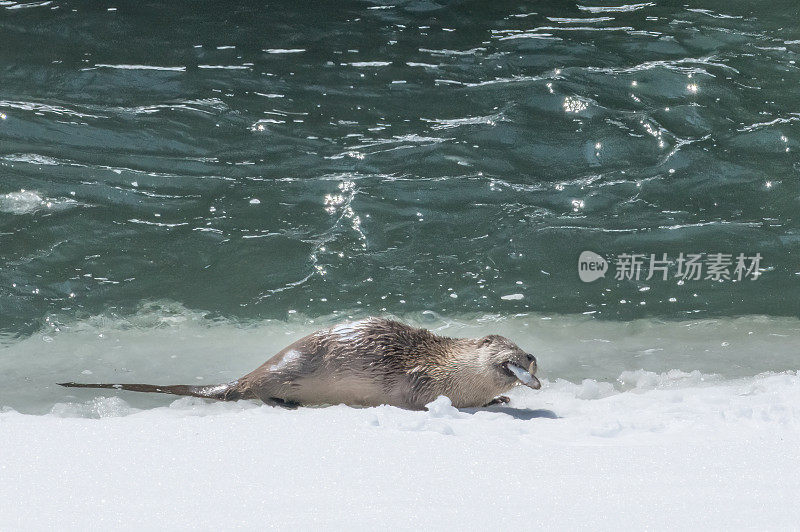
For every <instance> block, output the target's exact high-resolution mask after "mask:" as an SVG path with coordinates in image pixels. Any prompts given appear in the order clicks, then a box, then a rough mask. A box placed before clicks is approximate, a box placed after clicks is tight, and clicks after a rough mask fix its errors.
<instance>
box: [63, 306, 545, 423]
mask: <svg viewBox="0 0 800 532" xmlns="http://www.w3.org/2000/svg"><path fill="white" fill-rule="evenodd" d="M535 372H536V359H535V358H534V357H533V355H530V354H528V353H526V352H525V351H523V350H522V349H520V348H519V347H517V345H516V344H515V343H514V342H512V341H511V340H509V339H507V338H504V337H502V336H498V335H494V334H493V335H489V336H485V337H483V338H477V339H469V338H447V337H443V336H437V335H435V334H433V333H432V332H430V331H428V330H426V329H416V328H414V327H410V326H408V325H405V324H403V323H400V322H397V321H392V320H387V319H381V318H367V319H364V320H361V321H356V322H351V323H343V324H340V325H336V326H334V327H331V328H329V329H323V330H320V331H317V332H315V333H313V334H310V335H308V336H306V337H304V338H301V339H300V340H298V341H296V342H295V343H293V344H291V345H290V346H288V347H286V348H284V349H283V350H281V351H280V352H279V353H278V354H277V355H275V356H274V357H272V358H270V359H269V360H267V361H266V362H265V363H264V364H263V365H262V366H260V367H259V368H258V369H256V370H255V371H253V372H251V373H248V374H247V375H245V376H244V377H242V378H240V379H238V380H236V381H233V382H230V383H227V384H217V385H210V386H189V385H172V386H158V385H153V384H81V383H75V382H65V383H60V385H61V386H69V387H80V388H115V389H119V390H130V391H134V392H158V393H168V394H174V395H191V396H195V397H205V398H208V399H218V400H222V401H234V400H237V399H261V400H262V401H263V402H264V403H266V404H270V405H282V406H297V405H323V404H340V403H344V404H347V405H352V406H377V405H382V404H388V405H393V406H398V407H401V408H408V409H413V410H422V409H424V407H425V405H426V404H427V403H429V402H431V401H433V400H434V399H436V398H437V397H438V396H440V395H446V396H447V397H449V398H450V400H451V401H452V403H453V406H456V407H480V406H488V405H490V404H497V403H505V402H508V398H507V397H503V396H500V397H498V396H499V394H501V393H503V392H506V391H508V390H510V389H511V388H512V387H513V386H515V385H516V384H517V383H522V384H524V385H526V386H529V387H531V388H533V389H534V390H538V389H539V388H540V387H541V383H540V382H539V379H537V378H536V377H534V376H533V374H534V373H535Z"/></svg>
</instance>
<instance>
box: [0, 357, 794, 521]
mask: <svg viewBox="0 0 800 532" xmlns="http://www.w3.org/2000/svg"><path fill="white" fill-rule="evenodd" d="M129 396H130V395H129V394H128V395H126V394H122V393H120V394H118V395H115V396H113V397H99V398H96V399H93V400H91V401H87V402H84V403H75V404H58V405H56V406H55V407H53V409H52V412H51V413H50V414H48V415H45V416H31V415H24V414H20V413H17V412H15V411H5V412H3V413H0V457H2V458H1V459H0V479H2V482H0V501H2V504H0V529H4V530H7V529H43V528H53V527H54V526H56V527H58V528H59V529H60V530H77V529H86V528H89V529H108V528H115V529H134V528H135V529H142V528H145V529H152V528H156V527H164V526H168V527H169V528H170V529H179V530H189V529H212V528H220V529H232V528H243V527H245V526H247V527H252V526H258V527H279V528H289V527H304V528H310V527H315V528H319V527H324V528H334V529H345V528H346V529H354V528H355V529H374V528H377V527H391V528H393V529H395V528H399V529H419V528H424V529H455V528H459V527H463V528H468V529H483V528H490V529H501V528H510V527H525V528H541V527H544V528H547V529H574V528H591V529H601V530H603V529H619V528H622V527H624V528H626V529H642V528H649V529H656V530H667V529H670V530H673V529H676V528H678V529H681V528H682V529H688V528H692V529H697V528H705V527H711V528H715V529H723V528H724V529H731V528H733V529H777V528H786V529H789V528H794V527H796V526H797V523H798V519H800V508H799V507H798V505H797V504H796V501H797V498H798V496H799V495H800V477H799V476H798V475H797V474H796V473H797V463H798V460H799V459H800V431H799V430H798V428H799V427H800V423H798V422H799V421H800V376H798V375H797V374H796V373H795V372H786V373H779V374H763V375H759V376H756V377H749V378H742V379H736V380H723V379H721V378H718V377H715V376H711V375H704V374H701V373H699V372H688V373H687V372H680V371H672V372H665V373H651V372H645V371H640V372H626V373H625V374H623V375H621V376H620V380H619V381H618V382H616V383H614V384H612V383H609V382H597V381H592V380H584V381H583V382H581V383H580V384H574V383H571V382H568V381H565V380H560V379H558V380H552V381H547V380H543V389H542V390H541V391H539V392H534V391H532V390H530V389H527V388H523V387H520V388H518V389H515V390H514V391H513V392H512V394H511V397H512V400H511V403H510V404H509V405H506V406H499V407H492V408H490V409H485V410H477V411H476V410H457V409H455V408H453V407H452V405H451V404H450V402H449V400H448V399H447V398H439V399H438V400H437V401H435V402H434V403H432V404H431V407H430V410H429V411H428V412H411V411H404V410H399V409H396V408H392V407H378V408H366V409H354V408H348V407H344V406H333V407H328V408H301V409H298V410H294V411H289V410H283V409H279V408H272V407H266V406H259V405H256V404H255V403H250V402H246V401H242V402H239V403H206V402H204V401H203V400H199V399H193V398H183V399H179V400H177V401H174V402H172V403H171V404H170V406H168V407H161V408H153V409H145V410H139V409H137V408H134V407H132V406H130V405H129V404H128V403H126V402H125V401H124V400H123V399H122V398H127V397H129ZM87 416H88V417H87ZM92 418H94V419H92Z"/></svg>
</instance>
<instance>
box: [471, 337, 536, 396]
mask: <svg viewBox="0 0 800 532" xmlns="http://www.w3.org/2000/svg"><path fill="white" fill-rule="evenodd" d="M475 342H476V343H477V344H478V346H477V347H478V353H479V356H480V358H481V360H482V361H484V363H486V364H488V366H489V371H492V372H494V373H495V377H496V378H497V380H498V381H500V382H502V383H504V384H507V385H508V387H509V388H510V387H511V386H513V385H514V384H515V383H516V382H520V383H522V384H524V385H525V386H529V387H530V388H533V389H534V390H538V389H539V388H541V387H542V383H541V382H539V379H537V378H536V377H535V376H534V374H535V373H536V358H534V356H533V355H531V354H528V353H526V352H525V351H523V350H522V349H520V348H519V346H517V344H515V343H514V342H512V341H511V340H509V339H508V338H506V337H504V336H499V335H497V334H490V335H489V336H484V337H483V338H479V339H477V340H475Z"/></svg>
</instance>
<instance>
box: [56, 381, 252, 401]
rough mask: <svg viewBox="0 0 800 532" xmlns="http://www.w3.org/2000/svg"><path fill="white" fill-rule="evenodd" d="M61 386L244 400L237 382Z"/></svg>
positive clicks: (69, 383)
mask: <svg viewBox="0 0 800 532" xmlns="http://www.w3.org/2000/svg"><path fill="white" fill-rule="evenodd" d="M58 385H59V386H66V387H67V388H110V389H112V390H128V391H130V392H150V393H169V394H172V395H191V396H192V397H205V398H206V399H217V400H219V401H236V400H237V399H243V396H242V393H241V392H239V391H238V390H236V382H231V383H228V384H211V385H208V386H189V385H187V384H174V385H171V386H159V385H157V384H84V383H82V382H59V383H58Z"/></svg>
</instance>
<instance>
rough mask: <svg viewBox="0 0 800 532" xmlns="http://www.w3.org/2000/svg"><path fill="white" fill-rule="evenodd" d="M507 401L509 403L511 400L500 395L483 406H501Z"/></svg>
mask: <svg viewBox="0 0 800 532" xmlns="http://www.w3.org/2000/svg"><path fill="white" fill-rule="evenodd" d="M509 401H511V399H509V398H508V397H506V396H505V395H500V396H498V397H495V398H494V399H492V400H491V401H489V402H488V403H486V404H485V405H483V406H492V405H503V404H506V403H508V402H509Z"/></svg>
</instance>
